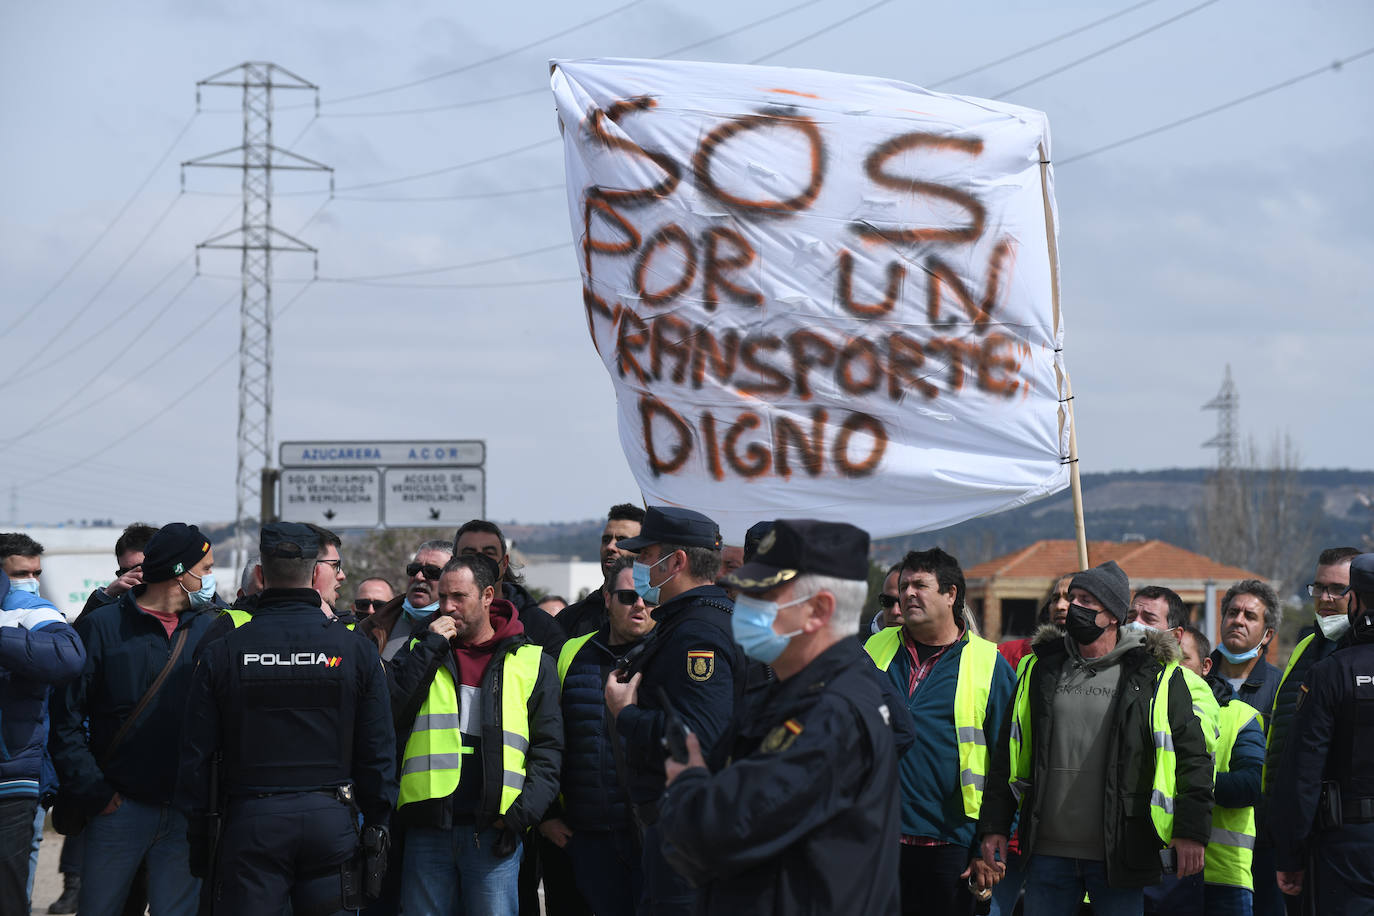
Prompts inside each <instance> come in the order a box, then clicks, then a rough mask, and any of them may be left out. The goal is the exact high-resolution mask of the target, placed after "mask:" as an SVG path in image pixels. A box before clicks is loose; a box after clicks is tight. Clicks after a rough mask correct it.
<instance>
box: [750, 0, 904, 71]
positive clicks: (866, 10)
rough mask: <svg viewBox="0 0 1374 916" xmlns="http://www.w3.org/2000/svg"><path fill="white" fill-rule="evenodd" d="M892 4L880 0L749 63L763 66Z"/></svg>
mask: <svg viewBox="0 0 1374 916" xmlns="http://www.w3.org/2000/svg"><path fill="white" fill-rule="evenodd" d="M891 2H892V0H878V2H877V3H871V4H869V5H868V6H866V7H864V8H863V9H861V10H859V11H858V12H854V13H850V14H849V15H848V16H845V17H844V18H843V19H840V20H837V21H836V22H832V23H830V25H828V26H826V27H825V28H823V29H817V30H816V31H814V32H812V33H811V34H809V35H803V36H802V37H801V38H798V39H797V40H796V41H793V42H789V43H788V44H785V45H783V46H782V47H781V48H778V49H777V50H776V51H769V52H768V53H767V54H764V55H763V56H762V57H756V58H754V59H753V60H751V61H749V63H751V64H761V63H763V62H764V61H766V60H768V59H769V58H770V57H777V56H778V55H779V54H781V53H783V52H784V51H791V50H792V49H793V48H795V47H797V46H798V45H803V44H806V43H807V42H808V41H810V40H811V39H813V38H819V37H820V36H822V35H825V34H826V33H828V32H833V31H834V30H835V29H838V28H839V27H840V26H842V25H846V24H848V23H850V22H853V21H854V20H855V19H858V18H859V17H860V16H867V15H868V14H869V13H871V12H873V11H874V10H876V9H877V8H878V7H880V6H887V5H888V4H889V3H891Z"/></svg>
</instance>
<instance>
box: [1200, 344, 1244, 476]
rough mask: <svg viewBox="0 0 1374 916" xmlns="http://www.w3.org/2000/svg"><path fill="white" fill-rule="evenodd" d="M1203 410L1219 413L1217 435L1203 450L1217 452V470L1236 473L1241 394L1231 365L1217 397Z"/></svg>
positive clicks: (1206, 443)
mask: <svg viewBox="0 0 1374 916" xmlns="http://www.w3.org/2000/svg"><path fill="white" fill-rule="evenodd" d="M1202 409H1203V410H1215V411H1216V412H1217V434H1216V435H1215V436H1213V437H1212V438H1211V439H1208V440H1207V441H1206V442H1204V443H1202V447H1203V448H1214V449H1216V450H1217V470H1218V471H1234V470H1235V469H1236V463H1237V461H1238V459H1239V457H1240V454H1239V453H1240V430H1239V426H1238V421H1239V419H1240V416H1239V415H1240V394H1239V393H1238V392H1237V391H1236V383H1235V382H1233V381H1231V365H1230V363H1227V364H1226V378H1225V379H1224V380H1223V381H1222V383H1221V390H1220V391H1218V392H1217V396H1216V397H1214V398H1212V400H1210V401H1208V402H1207V403H1206V404H1203V405H1202Z"/></svg>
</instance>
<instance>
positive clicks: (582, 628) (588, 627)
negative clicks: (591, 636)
mask: <svg viewBox="0 0 1374 916" xmlns="http://www.w3.org/2000/svg"><path fill="white" fill-rule="evenodd" d="M554 621H555V622H556V623H557V624H558V626H559V627H561V628H562V630H563V632H564V633H565V634H567V637H568V638H569V639H572V638H573V637H575V636H585V635H586V634H588V633H595V632H596V631H597V630H599V629H601V627H602V625H603V624H605V622H606V599H605V597H604V596H603V595H602V594H601V589H599V588H594V589H592V591H591V592H590V593H589V594H588V595H587V597H585V598H583V599H582V600H581V601H577V602H574V603H572V604H570V605H568V606H567V607H565V608H563V610H561V611H559V612H558V616H557V617H555V618H554Z"/></svg>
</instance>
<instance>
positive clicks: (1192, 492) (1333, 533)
mask: <svg viewBox="0 0 1374 916" xmlns="http://www.w3.org/2000/svg"><path fill="white" fill-rule="evenodd" d="M1211 474H1212V471H1211V469H1209V468H1175V469H1168V470H1162V471H1117V472H1111V473H1105V474H1084V475H1083V506H1084V520H1085V524H1086V525H1087V529H1088V536H1089V537H1090V538H1092V539H1094V540H1106V541H1122V540H1133V539H1140V540H1148V539H1152V538H1158V539H1160V540H1164V541H1168V542H1169V543H1171V544H1177V545H1179V546H1180V547H1186V548H1188V549H1189V550H1197V551H1199V552H1200V553H1204V554H1205V553H1207V551H1206V550H1205V549H1204V545H1202V544H1200V543H1199V537H1198V516H1199V512H1200V510H1201V507H1202V505H1203V500H1204V496H1205V492H1206V487H1207V481H1208V479H1209V478H1210V476H1211ZM1298 488H1299V490H1300V491H1301V494H1302V500H1303V503H1304V504H1305V505H1306V506H1307V508H1308V511H1309V512H1310V513H1311V515H1313V516H1315V517H1316V542H1317V543H1318V544H1320V545H1322V546H1328V545H1334V544H1350V545H1353V546H1356V547H1359V546H1363V541H1362V539H1363V538H1364V537H1365V536H1366V535H1369V534H1370V533H1371V531H1374V512H1371V510H1370V509H1369V508H1367V507H1366V506H1365V505H1363V504H1362V503H1361V502H1360V500H1359V496H1360V494H1362V493H1363V494H1368V495H1369V496H1371V497H1374V471H1352V470H1310V471H1299V472H1298ZM603 524H604V523H603V521H602V520H600V519H588V520H586V521H580V522H557V523H551V524H546V525H520V524H510V525H505V526H504V527H505V530H506V532H507V536H508V537H510V538H511V539H512V540H513V541H515V543H516V546H517V547H519V549H520V550H521V551H522V552H524V553H525V554H541V555H550V556H556V557H561V558H564V559H570V558H572V557H575V556H576V557H581V558H582V559H584V560H590V559H593V558H595V556H596V551H597V545H598V540H599V537H600V534H601V528H602V525H603ZM1073 533H1074V532H1073V504H1072V499H1071V497H1070V495H1069V491H1068V490H1067V489H1066V490H1064V491H1063V492H1062V493H1059V494H1056V495H1055V496H1053V497H1050V498H1048V499H1042V500H1040V501H1039V502H1035V503H1032V504H1030V505H1028V506H1023V507H1021V508H1019V509H1013V510H1011V511H1009V512H1003V513H1001V514H1000V515H991V516H987V517H985V518H977V519H973V520H972V521H968V522H964V523H962V524H959V525H954V526H952V527H950V528H945V529H943V530H940V531H933V532H928V533H925V534H915V535H907V536H905V537H899V538H887V539H884V540H881V541H878V542H877V543H876V544H875V545H874V559H875V560H876V561H877V562H878V563H879V564H883V563H888V562H894V561H895V560H897V559H898V558H900V557H901V555H902V554H903V553H905V552H906V551H907V550H910V549H920V548H924V547H929V546H933V545H937V544H938V545H940V546H942V547H944V548H945V549H946V550H948V551H949V552H950V553H953V554H954V555H955V556H957V557H958V558H959V560H960V562H961V563H962V564H963V565H964V566H965V567H968V566H972V565H974V564H975V563H981V562H983V561H984V560H990V559H992V558H993V557H996V556H1000V555H1002V554H1004V553H1009V552H1011V551H1013V550H1018V549H1020V548H1021V547H1024V546H1026V545H1027V544H1031V543H1034V542H1035V541H1038V540H1041V539H1043V538H1070V537H1073ZM1304 562H1305V561H1304Z"/></svg>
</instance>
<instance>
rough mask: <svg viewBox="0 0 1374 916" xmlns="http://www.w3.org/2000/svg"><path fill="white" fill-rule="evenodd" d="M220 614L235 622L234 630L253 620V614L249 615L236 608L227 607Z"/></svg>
mask: <svg viewBox="0 0 1374 916" xmlns="http://www.w3.org/2000/svg"><path fill="white" fill-rule="evenodd" d="M220 613H221V614H224V615H225V616H226V617H228V618H229V619H230V620H232V621H234V629H236V630H237V629H238V628H239V627H241V626H243V625H244V624H245V623H247V622H248V621H250V620H252V619H253V615H252V614H250V613H248V612H247V611H241V610H239V609H238V608H236V607H227V608H225V609H224V610H222V611H220Z"/></svg>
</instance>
